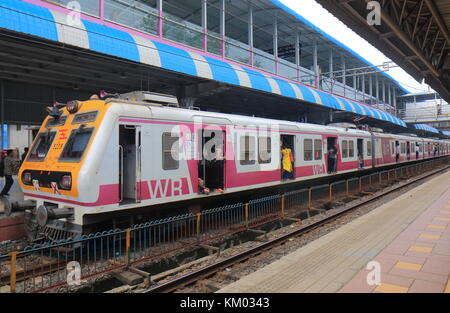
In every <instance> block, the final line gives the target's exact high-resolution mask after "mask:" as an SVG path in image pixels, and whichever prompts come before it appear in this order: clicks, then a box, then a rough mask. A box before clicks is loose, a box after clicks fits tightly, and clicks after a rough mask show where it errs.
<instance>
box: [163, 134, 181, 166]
mask: <svg viewBox="0 0 450 313" xmlns="http://www.w3.org/2000/svg"><path fill="white" fill-rule="evenodd" d="M178 140H179V137H178V136H174V135H172V133H163V134H162V168H163V170H176V169H178V167H179V166H180V164H179V163H180V162H179V159H178V158H174V156H176V155H177V152H178Z"/></svg>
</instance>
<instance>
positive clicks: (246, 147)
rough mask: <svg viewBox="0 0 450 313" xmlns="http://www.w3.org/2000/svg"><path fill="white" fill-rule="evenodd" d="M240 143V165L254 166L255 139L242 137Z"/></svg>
mask: <svg viewBox="0 0 450 313" xmlns="http://www.w3.org/2000/svg"><path fill="white" fill-rule="evenodd" d="M240 142H241V160H240V163H241V165H251V164H255V150H256V149H255V138H254V137H250V136H242V137H241V139H240Z"/></svg>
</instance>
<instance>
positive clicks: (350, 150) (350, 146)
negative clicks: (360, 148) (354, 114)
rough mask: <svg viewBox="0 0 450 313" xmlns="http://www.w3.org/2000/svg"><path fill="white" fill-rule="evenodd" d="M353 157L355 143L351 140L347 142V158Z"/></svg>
mask: <svg viewBox="0 0 450 313" xmlns="http://www.w3.org/2000/svg"><path fill="white" fill-rule="evenodd" d="M354 156H355V142H354V141H353V140H349V141H348V157H349V158H353V157H354Z"/></svg>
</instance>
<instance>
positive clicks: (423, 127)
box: [414, 124, 439, 134]
mask: <svg viewBox="0 0 450 313" xmlns="http://www.w3.org/2000/svg"><path fill="white" fill-rule="evenodd" d="M414 128H415V129H419V130H424V131H427V132H431V133H434V134H439V130H437V129H436V128H434V127H431V126H428V125H425V124H414Z"/></svg>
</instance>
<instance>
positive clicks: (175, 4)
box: [163, 0, 203, 49]
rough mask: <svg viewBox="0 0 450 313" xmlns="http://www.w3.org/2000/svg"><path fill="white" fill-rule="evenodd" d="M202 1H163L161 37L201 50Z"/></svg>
mask: <svg viewBox="0 0 450 313" xmlns="http://www.w3.org/2000/svg"><path fill="white" fill-rule="evenodd" d="M201 5H202V1H199V0H183V1H168V0H166V1H164V2H163V17H164V23H163V37H164V38H166V39H169V40H172V41H175V42H179V43H181V44H183V45H186V46H190V47H193V48H196V49H202V48H203V27H202V26H201V25H202V23H201V19H202V9H201Z"/></svg>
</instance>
